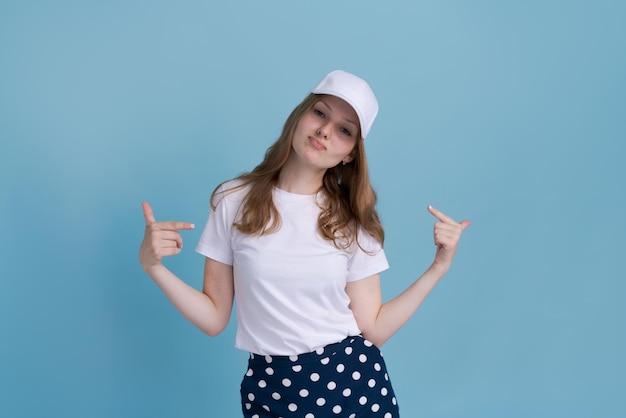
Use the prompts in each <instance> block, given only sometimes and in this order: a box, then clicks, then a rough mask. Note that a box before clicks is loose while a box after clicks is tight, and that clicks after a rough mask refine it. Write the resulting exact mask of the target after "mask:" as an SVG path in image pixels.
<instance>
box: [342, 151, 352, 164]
mask: <svg viewBox="0 0 626 418" xmlns="http://www.w3.org/2000/svg"><path fill="white" fill-rule="evenodd" d="M354 154H356V150H354V149H353V150H352V151H350V154H348V155H346V156H345V157H344V159H343V160H341V161H342V162H343V165H346V164H348V163H351V162H352V160H354Z"/></svg>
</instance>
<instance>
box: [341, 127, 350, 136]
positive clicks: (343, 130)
mask: <svg viewBox="0 0 626 418" xmlns="http://www.w3.org/2000/svg"><path fill="white" fill-rule="evenodd" d="M341 133H342V134H344V135H346V136H352V132H350V131H349V130H347V129H346V128H341Z"/></svg>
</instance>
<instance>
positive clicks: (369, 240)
mask: <svg viewBox="0 0 626 418" xmlns="http://www.w3.org/2000/svg"><path fill="white" fill-rule="evenodd" d="M359 244H360V245H357V244H356V243H355V244H354V247H355V248H354V251H353V253H352V255H351V257H350V261H349V262H348V277H347V279H346V281H348V282H354V281H357V280H361V279H365V278H366V277H369V276H371V275H373V274H376V273H380V272H382V271H384V270H387V269H388V268H389V263H388V262H387V257H386V256H385V251H384V250H383V248H382V247H381V245H380V243H379V242H378V241H376V239H375V238H374V237H372V236H371V235H370V234H369V233H367V232H366V231H365V230H363V229H360V230H359Z"/></svg>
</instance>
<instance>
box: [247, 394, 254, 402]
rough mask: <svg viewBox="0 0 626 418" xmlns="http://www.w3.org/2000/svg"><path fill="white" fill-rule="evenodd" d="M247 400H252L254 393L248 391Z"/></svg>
mask: <svg viewBox="0 0 626 418" xmlns="http://www.w3.org/2000/svg"><path fill="white" fill-rule="evenodd" d="M248 400H249V401H250V402H254V393H248Z"/></svg>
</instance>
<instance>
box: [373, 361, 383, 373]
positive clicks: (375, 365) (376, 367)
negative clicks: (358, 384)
mask: <svg viewBox="0 0 626 418" xmlns="http://www.w3.org/2000/svg"><path fill="white" fill-rule="evenodd" d="M374 370H376V371H377V372H379V371H381V370H382V367H380V364H378V363H376V364H374Z"/></svg>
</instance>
